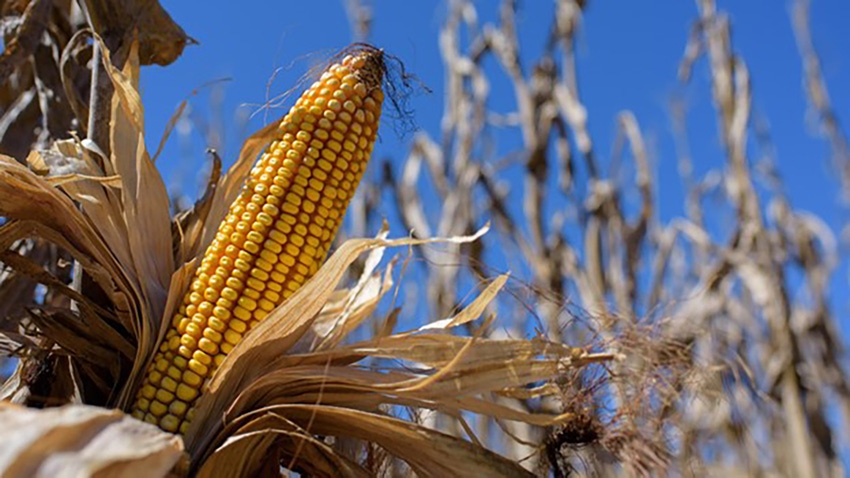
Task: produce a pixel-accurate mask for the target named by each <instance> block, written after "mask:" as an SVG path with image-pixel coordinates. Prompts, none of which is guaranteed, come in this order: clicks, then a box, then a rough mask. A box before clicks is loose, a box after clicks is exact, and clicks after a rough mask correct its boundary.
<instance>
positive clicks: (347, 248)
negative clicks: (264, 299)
mask: <svg viewBox="0 0 850 478" xmlns="http://www.w3.org/2000/svg"><path fill="white" fill-rule="evenodd" d="M488 227H489V225H488V226H485V227H484V228H482V229H481V230H479V231H478V232H477V233H476V234H474V235H472V236H461V237H452V238H439V239H410V238H408V239H395V240H385V239H351V240H349V241H346V242H345V243H344V244H343V245H342V246H340V248H339V249H338V250H337V251H336V252H335V253H334V254H333V255H332V256H331V257H330V258H329V259H328V260H327V262H325V264H324V265H323V266H322V267H321V268H320V269H319V271H318V272H317V273H316V275H315V276H314V277H313V278H312V279H310V280H309V281H308V282H307V283H306V284H304V285H303V286H302V287H301V288H300V289H298V291H297V292H296V293H295V295H293V296H292V297H291V298H290V299H289V300H287V301H286V302H284V303H283V304H281V305H280V306H279V307H277V308H276V309H275V310H273V311H272V312H271V313H269V315H268V317H266V318H265V319H264V320H263V321H262V322H261V323H260V324H259V325H258V326H257V327H255V328H254V329H252V330H251V332H250V333H248V334H247V335H246V336H245V338H244V339H243V340H242V341H241V342H240V343H239V345H237V346H236V347H235V348H234V349H233V351H232V352H231V353H230V354H229V355H228V356H227V358H226V359H225V360H224V362H223V363H222V364H221V367H220V368H219V369H218V370H217V371H216V373H215V375H214V376H213V378H212V380H211V382H210V384H209V386H208V387H207V389H206V390H205V392H204V393H203V394H202V395H201V398H200V399H198V402H197V404H196V413H195V418H194V419H193V420H192V423H191V425H190V426H189V430H188V431H187V432H186V443H187V448H188V449H189V450H190V452H191V453H192V454H195V452H197V451H199V449H201V448H203V447H204V446H206V445H207V444H208V443H209V442H210V441H211V440H212V439H213V438H214V436H215V434H214V433H213V430H215V429H216V428H217V427H218V426H219V425H220V424H219V422H218V421H217V420H216V419H215V418H214V417H220V416H222V415H223V413H224V410H225V409H226V408H227V406H228V404H229V403H230V402H231V401H232V400H233V399H234V398H235V397H236V396H237V395H238V394H239V393H240V391H241V390H242V389H244V387H246V386H247V385H248V384H250V382H251V381H252V380H253V379H254V378H256V377H258V376H261V375H262V374H263V373H264V371H265V370H266V369H267V367H268V364H272V363H274V359H275V358H277V357H280V356H281V355H283V354H285V353H286V352H287V351H289V350H290V349H291V348H292V347H293V346H294V345H295V344H296V343H298V341H299V340H301V338H302V337H303V336H304V334H305V333H306V332H307V331H308V330H309V328H310V326H311V325H312V323H313V321H314V320H315V317H316V314H318V313H319V312H320V311H321V309H322V307H323V306H324V304H325V303H326V302H327V300H328V298H329V297H330V296H331V294H332V293H333V290H334V289H335V288H336V286H337V284H339V282H340V280H342V278H343V276H344V275H345V272H346V270H347V269H348V266H349V265H351V264H352V263H353V262H354V260H355V259H356V258H357V257H358V256H359V255H360V254H362V253H363V252H366V251H368V250H370V249H374V248H376V247H395V246H405V245H408V246H409V245H417V244H427V243H438V242H448V243H466V242H471V241H474V240H477V239H478V238H479V237H480V236H481V235H483V234H484V233H485V232H486V231H487V229H488Z"/></svg>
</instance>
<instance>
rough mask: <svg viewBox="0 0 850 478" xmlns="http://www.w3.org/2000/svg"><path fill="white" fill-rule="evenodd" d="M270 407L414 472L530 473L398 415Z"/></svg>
mask: <svg viewBox="0 0 850 478" xmlns="http://www.w3.org/2000/svg"><path fill="white" fill-rule="evenodd" d="M269 411H274V412H276V413H278V414H280V415H281V416H284V417H286V418H287V419H288V420H291V421H292V422H294V423H297V424H298V425H299V426H301V427H303V428H305V429H306V430H307V431H309V433H311V434H314V435H322V436H351V437H354V438H357V439H360V440H364V441H367V442H370V443H375V444H377V445H379V446H381V447H382V448H384V449H386V450H387V451H388V452H389V453H391V454H392V455H394V456H396V457H399V458H400V459H402V460H404V461H405V462H406V463H408V464H409V465H410V467H411V468H412V469H413V471H414V472H415V473H416V474H417V475H418V476H446V477H450V476H458V477H465V476H475V477H513V476H516V477H520V476H521V477H529V476H534V475H532V474H531V473H529V472H528V471H526V470H524V469H523V468H522V467H521V466H519V465H518V464H516V463H515V462H513V461H511V460H508V459H507V458H504V457H502V456H499V455H497V454H495V453H493V452H491V451H489V450H487V449H486V448H482V447H478V446H475V445H473V444H472V443H470V442H468V441H466V440H463V439H460V438H456V437H452V436H449V435H446V434H444V433H440V432H437V431H434V430H430V429H428V428H426V427H423V426H420V425H417V424H415V423H411V422H408V421H405V420H400V419H397V418H392V417H388V416H383V415H376V414H373V413H367V412H362V411H359V410H352V409H347V408H338V407H328V406H321V405H279V406H275V407H273V408H272V409H270V410H269Z"/></svg>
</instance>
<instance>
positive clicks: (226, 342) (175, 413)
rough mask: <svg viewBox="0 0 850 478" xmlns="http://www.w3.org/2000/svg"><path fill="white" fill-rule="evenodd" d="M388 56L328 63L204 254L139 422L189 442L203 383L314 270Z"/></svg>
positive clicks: (364, 149) (151, 374) (352, 179)
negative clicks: (188, 433)
mask: <svg viewBox="0 0 850 478" xmlns="http://www.w3.org/2000/svg"><path fill="white" fill-rule="evenodd" d="M383 68H384V67H383V58H382V53H381V52H380V51H378V50H375V49H371V48H370V49H365V48H364V49H363V50H362V51H358V52H357V53H355V54H353V55H349V56H346V57H345V58H344V59H343V60H342V61H341V62H340V63H336V64H333V65H331V66H330V67H329V68H328V69H327V70H326V71H325V72H324V74H322V76H321V78H320V79H319V81H317V82H315V83H314V84H313V85H312V86H311V87H310V88H309V89H308V90H307V91H306V92H304V93H303V94H302V96H301V97H300V98H299V99H298V101H297V102H296V103H295V106H293V107H292V109H290V111H289V113H288V114H287V115H286V117H284V119H283V121H282V122H281V124H280V132H281V134H282V136H281V137H280V138H279V140H277V141H274V142H273V143H272V144H271V145H269V147H268V148H267V150H266V152H265V153H264V154H263V155H262V157H261V158H260V160H259V161H258V163H257V165H256V166H255V167H254V169H253V170H252V171H251V175H250V179H249V180H248V181H247V184H246V185H245V187H244V189H243V190H242V193H241V194H240V196H239V198H238V199H237V200H236V201H235V202H234V203H233V204H232V205H231V207H230V211H229V213H228V215H227V218H226V219H225V220H224V221H223V222H222V223H221V225H220V226H219V228H218V232H217V234H216V236H215V239H214V240H213V241H212V243H211V244H210V246H209V247H208V248H207V250H206V252H205V254H204V258H203V260H202V262H201V264H200V266H199V267H198V269H197V271H196V273H195V277H194V281H193V283H192V286H191V289H190V290H189V291H188V292H187V293H186V295H185V297H184V299H183V302H182V305H181V306H180V309H179V311H178V312H177V313H176V314H175V315H174V317H173V320H172V323H171V329H170V330H169V331H168V333H167V335H166V337H165V340H164V341H163V343H162V345H161V346H160V348H159V351H158V353H157V354H156V356H155V357H154V360H153V361H152V363H151V365H150V367H149V369H148V371H147V375H146V377H145V380H144V383H143V385H142V387H141V388H140V389H139V392H138V394H137V397H136V402H135V404H134V406H133V409H132V415H133V416H134V417H136V418H139V419H141V420H145V421H147V422H150V423H154V424H157V425H159V426H160V427H161V428H162V429H164V430H166V431H169V432H180V433H185V431H186V429H187V427H188V424H189V422H190V421H191V420H192V415H193V411H194V409H193V404H194V403H195V400H196V399H197V398H198V396H199V394H200V393H201V391H202V390H203V386H204V384H205V382H206V381H207V380H209V378H210V377H212V375H213V373H215V370H216V369H217V368H218V367H219V365H220V364H221V363H222V361H223V360H224V358H225V356H226V355H227V354H228V353H230V351H231V350H233V347H234V346H236V344H238V343H239V341H240V340H242V337H243V336H244V335H245V334H246V333H247V332H248V331H250V330H251V328H253V327H254V326H255V325H257V324H258V323H259V322H260V321H261V320H263V318H264V317H266V315H267V314H268V313H269V312H270V311H271V310H272V309H274V308H275V307H277V306H278V305H279V304H280V303H281V302H283V301H284V300H286V299H287V298H289V297H290V296H291V295H292V294H293V293H294V292H295V291H296V290H297V289H298V288H299V287H301V285H302V284H304V282H306V281H307V279H309V278H310V277H311V276H312V275H313V274H314V273H315V272H316V270H317V269H318V267H319V265H320V264H321V262H322V261H323V260H324V258H325V256H326V254H327V252H328V248H329V247H330V244H331V242H332V240H333V238H334V236H335V235H336V231H337V229H338V228H339V225H340V223H341V221H342V218H343V216H344V214H345V210H346V208H347V207H348V202H349V200H350V199H351V196H352V195H353V194H354V192H355V189H356V188H357V184H358V183H359V181H360V178H361V177H362V175H363V171H364V170H365V168H366V164H367V162H368V160H369V156H370V154H371V152H372V148H373V146H374V143H375V138H376V134H377V129H378V120H379V118H380V115H381V104H382V101H383V93H382V91H381V82H382V79H383Z"/></svg>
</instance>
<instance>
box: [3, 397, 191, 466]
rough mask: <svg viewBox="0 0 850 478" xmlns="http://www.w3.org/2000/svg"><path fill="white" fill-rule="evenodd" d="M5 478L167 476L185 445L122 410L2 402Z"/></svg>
mask: <svg viewBox="0 0 850 478" xmlns="http://www.w3.org/2000/svg"><path fill="white" fill-rule="evenodd" d="M0 423H2V424H3V426H2V427H0V475H2V476H4V477H8V478H17V477H21V478H24V477H42V476H43V477H57V478H59V477H68V478H70V477H79V476H93V477H98V478H106V477H116V478H117V477H150V476H165V475H166V474H167V473H168V472H169V470H171V469H172V468H173V467H174V465H175V464H176V463H177V462H178V460H180V458H181V456H182V454H183V442H182V440H181V439H180V438H179V437H177V436H174V435H171V434H169V433H165V432H163V431H161V430H159V429H158V428H156V427H155V426H153V425H149V424H147V423H143V422H140V421H138V420H135V419H133V418H131V417H129V416H127V415H124V414H123V413H121V412H119V411H116V410H106V409H103V408H98V407H90V406H85V405H73V406H66V407H61V408H52V409H46V410H34V409H28V408H23V407H19V406H16V405H10V404H6V403H0Z"/></svg>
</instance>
